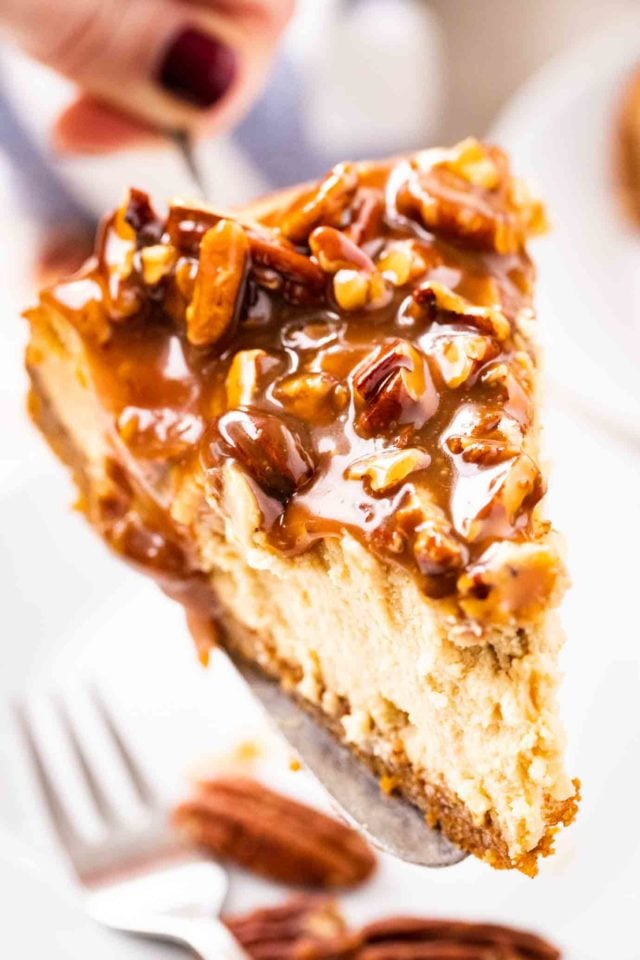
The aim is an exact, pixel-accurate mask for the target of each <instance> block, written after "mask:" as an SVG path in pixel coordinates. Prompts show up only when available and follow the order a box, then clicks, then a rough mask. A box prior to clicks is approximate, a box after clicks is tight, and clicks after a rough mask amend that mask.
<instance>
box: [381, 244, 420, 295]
mask: <svg viewBox="0 0 640 960" xmlns="http://www.w3.org/2000/svg"><path fill="white" fill-rule="evenodd" d="M376 268H377V269H378V270H379V271H380V273H381V274H382V275H383V277H385V279H387V280H390V281H391V283H392V284H393V285H394V287H403V286H404V285H405V284H407V283H411V281H412V280H415V279H416V278H417V277H419V276H421V274H423V273H425V272H426V270H427V262H426V260H425V258H424V257H423V255H422V253H421V251H420V248H419V246H418V244H417V243H416V242H415V240H396V241H394V242H392V243H388V244H387V245H386V247H384V249H383V251H382V253H381V254H379V255H378V259H377V260H376Z"/></svg>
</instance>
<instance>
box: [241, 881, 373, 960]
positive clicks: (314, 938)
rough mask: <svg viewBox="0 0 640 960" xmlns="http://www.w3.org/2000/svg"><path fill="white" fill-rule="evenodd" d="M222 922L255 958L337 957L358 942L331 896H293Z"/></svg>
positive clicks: (324, 959) (315, 959)
mask: <svg viewBox="0 0 640 960" xmlns="http://www.w3.org/2000/svg"><path fill="white" fill-rule="evenodd" d="M224 922H225V923H226V925H227V927H228V928H229V930H231V932H232V933H233V935H234V937H235V938H236V940H238V942H239V943H240V945H241V946H242V947H243V948H244V950H246V952H247V953H248V954H249V956H250V957H253V958H254V960H339V958H342V957H344V958H347V957H352V956H353V949H354V947H355V945H356V943H357V935H355V934H352V933H349V932H348V931H347V926H346V923H345V921H344V918H343V916H342V914H341V913H340V911H339V908H338V905H337V903H336V902H335V900H333V899H331V898H330V897H323V896H317V895H315V896H313V895H303V896H299V897H293V898H292V899H290V900H287V901H286V902H285V903H283V904H281V905H278V906H276V907H263V908H262V909H258V910H253V911H252V912H251V913H248V914H244V915H243V916H239V917H225V921H224Z"/></svg>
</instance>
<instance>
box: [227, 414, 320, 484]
mask: <svg viewBox="0 0 640 960" xmlns="http://www.w3.org/2000/svg"><path fill="white" fill-rule="evenodd" d="M218 432H219V434H220V436H221V437H222V441H223V444H224V447H225V451H226V452H227V453H228V454H230V455H231V456H232V457H235V459H236V460H237V461H238V462H239V463H240V464H242V466H243V467H244V468H245V470H246V471H247V473H248V474H249V476H251V477H252V478H253V479H254V480H255V481H256V483H257V484H258V485H259V486H260V487H262V489H263V490H264V491H265V493H268V494H270V495H271V496H273V497H276V498H277V499H279V500H285V499H287V497H290V496H291V495H292V494H293V493H295V491H296V490H299V489H300V487H302V486H304V484H305V483H308V481H309V480H311V478H312V477H313V474H314V470H315V465H314V462H313V459H312V457H311V455H310V454H309V453H308V452H307V450H306V447H305V442H304V441H303V434H304V431H303V428H302V424H299V423H297V422H296V421H295V420H294V419H293V418H291V417H289V418H286V419H285V418H284V417H280V416H277V415H276V414H274V413H262V412H260V411H257V410H246V411H245V410H230V411H229V412H228V413H225V414H223V416H221V417H220V419H219V420H218Z"/></svg>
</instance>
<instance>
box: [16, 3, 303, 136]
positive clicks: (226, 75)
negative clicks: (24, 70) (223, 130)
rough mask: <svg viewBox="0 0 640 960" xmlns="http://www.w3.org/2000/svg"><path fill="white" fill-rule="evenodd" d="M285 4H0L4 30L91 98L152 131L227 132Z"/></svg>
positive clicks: (262, 63) (266, 55)
mask: <svg viewBox="0 0 640 960" xmlns="http://www.w3.org/2000/svg"><path fill="white" fill-rule="evenodd" d="M291 6H292V4H291V0H269V2H268V0H254V2H251V3H237V4H235V5H233V4H230V3H227V2H224V0H211V2H209V3H205V4H201V3H198V4H191V3H185V2H181V0H99V2H98V0H64V2H63V3H55V4H54V3H52V2H51V0H3V4H2V12H1V14H0V16H1V18H2V20H3V22H4V23H5V25H7V26H8V28H9V30H10V31H12V32H13V33H14V35H16V36H17V37H18V38H19V39H20V41H21V42H22V44H23V46H24V47H25V48H26V49H27V50H28V52H30V53H31V54H32V55H33V56H35V57H36V58H37V59H39V60H41V61H42V62H44V63H46V64H48V65H49V66H51V67H53V68H54V69H55V70H57V71H58V72H60V73H62V74H64V75H65V76H66V77H68V78H69V79H71V80H73V81H74V82H75V83H77V84H79V85H80V86H81V87H82V88H83V89H84V90H85V91H86V92H88V93H89V94H91V95H92V96H93V97H94V98H95V99H97V100H100V101H103V102H107V103H110V104H111V105H113V106H115V107H117V108H119V109H121V110H123V111H124V112H125V113H126V114H128V115H129V116H134V117H136V118H137V119H139V120H142V121H143V122H145V123H146V124H147V125H149V124H150V125H152V126H154V127H157V128H160V129H164V130H166V129H176V128H182V129H184V128H187V129H197V128H198V127H200V126H203V125H207V126H209V127H211V126H217V127H221V126H226V125H228V124H230V123H232V122H234V121H235V120H236V119H237V118H238V116H239V115H240V114H241V113H242V111H243V110H244V109H246V107H247V106H248V104H249V103H250V102H251V100H252V99H253V97H254V96H255V95H256V93H257V92H258V90H259V88H260V85H261V83H262V80H263V78H264V75H265V72H266V69H267V67H268V64H269V61H270V57H271V55H272V53H273V50H274V46H275V44H276V41H277V38H278V36H279V34H280V32H281V30H282V29H283V26H284V24H285V23H286V20H287V17H288V15H289V13H290V12H291Z"/></svg>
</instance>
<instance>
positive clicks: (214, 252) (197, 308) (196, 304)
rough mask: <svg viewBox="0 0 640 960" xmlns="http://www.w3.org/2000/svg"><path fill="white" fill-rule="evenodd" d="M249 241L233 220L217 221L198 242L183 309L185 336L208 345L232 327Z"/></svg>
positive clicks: (199, 344) (245, 266) (244, 272)
mask: <svg viewBox="0 0 640 960" xmlns="http://www.w3.org/2000/svg"><path fill="white" fill-rule="evenodd" d="M248 255H249V240H248V238H247V235H246V233H245V231H244V229H243V228H242V227H241V226H240V224H238V223H236V222H235V220H220V222H219V223H217V224H216V225H215V227H211V229H210V230H207V232H206V233H205V235H204V237H203V238H202V242H201V244H200V266H199V269H198V275H197V277H196V282H195V288H194V291H193V300H192V302H191V303H190V304H189V306H188V308H187V338H188V339H189V341H190V343H192V344H194V346H196V347H209V346H212V345H213V344H214V343H216V342H217V341H218V340H220V338H221V337H222V336H224V334H226V333H227V332H228V331H229V330H230V329H231V327H232V326H233V324H234V322H235V319H236V315H237V312H238V309H239V305H240V301H241V299H242V291H243V288H244V283H245V278H246V272H247V270H246V268H247V259H248Z"/></svg>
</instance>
